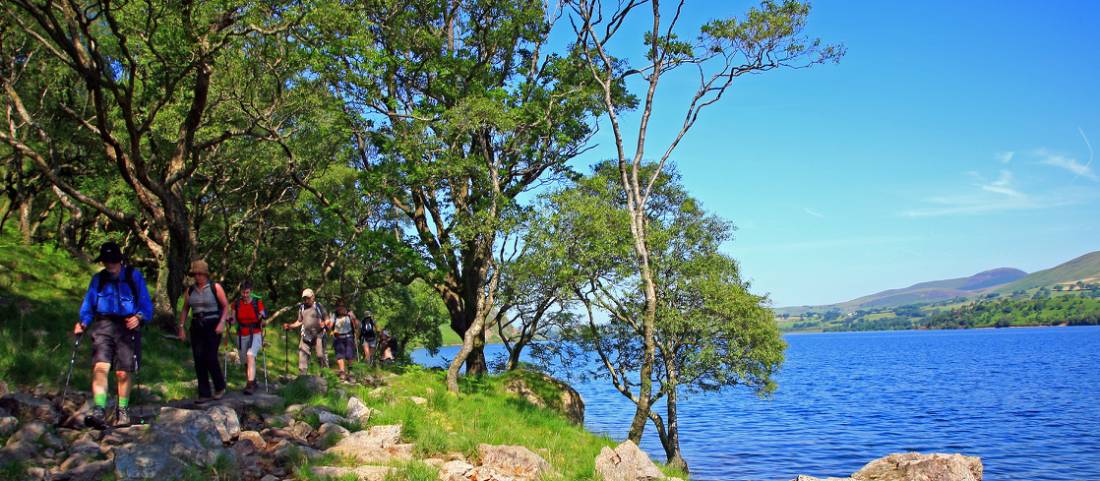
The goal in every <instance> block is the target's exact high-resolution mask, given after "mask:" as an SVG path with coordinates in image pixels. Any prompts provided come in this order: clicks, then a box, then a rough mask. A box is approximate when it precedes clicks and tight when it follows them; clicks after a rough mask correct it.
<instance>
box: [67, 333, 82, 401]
mask: <svg viewBox="0 0 1100 481" xmlns="http://www.w3.org/2000/svg"><path fill="white" fill-rule="evenodd" d="M84 332H85V331H80V334H77V336H76V342H74V343H73V355H72V356H71V357H70V358H69V372H68V374H65V389H64V390H63V391H61V407H62V408H64V407H65V397H66V396H68V394H69V380H70V379H72V377H73V365H74V364H76V351H77V349H78V348H79V347H80V340H81V339H84Z"/></svg>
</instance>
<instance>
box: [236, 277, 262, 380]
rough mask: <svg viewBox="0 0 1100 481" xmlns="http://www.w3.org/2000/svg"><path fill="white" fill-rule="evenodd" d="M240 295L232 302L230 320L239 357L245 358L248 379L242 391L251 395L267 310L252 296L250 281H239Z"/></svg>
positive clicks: (260, 301)
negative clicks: (233, 325) (234, 329)
mask: <svg viewBox="0 0 1100 481" xmlns="http://www.w3.org/2000/svg"><path fill="white" fill-rule="evenodd" d="M240 289H241V297H240V298H238V299H237V301H236V302H234V303H233V314H232V316H231V317H230V318H229V319H230V322H236V323H237V350H238V352H240V356H241V359H244V360H245V377H247V379H248V381H247V382H246V383H245V385H244V393H245V394H246V395H251V394H252V393H254V392H256V358H257V357H259V355H260V349H262V348H263V345H264V338H263V332H264V319H266V318H267V312H266V311H265V310H264V302H263V301H262V300H260V299H257V298H255V297H252V282H251V281H244V282H242V283H241V288H240Z"/></svg>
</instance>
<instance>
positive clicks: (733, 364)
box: [530, 163, 785, 471]
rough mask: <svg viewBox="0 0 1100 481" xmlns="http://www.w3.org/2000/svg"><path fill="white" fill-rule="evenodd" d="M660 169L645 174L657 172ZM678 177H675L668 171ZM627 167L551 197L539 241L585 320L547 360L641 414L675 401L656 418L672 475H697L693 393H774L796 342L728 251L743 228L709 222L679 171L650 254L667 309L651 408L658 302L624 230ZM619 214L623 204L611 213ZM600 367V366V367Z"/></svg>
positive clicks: (660, 209) (666, 179)
mask: <svg viewBox="0 0 1100 481" xmlns="http://www.w3.org/2000/svg"><path fill="white" fill-rule="evenodd" d="M655 169H656V166H655V165H652V164H643V166H642V172H643V173H645V174H647V175H648V174H650V173H652V172H654V171H655ZM666 170H668V169H666ZM617 179H618V169H617V167H616V166H615V165H614V164H613V163H602V164H600V165H598V166H597V168H596V171H595V173H594V174H593V175H592V176H591V177H587V178H585V179H582V180H581V181H580V182H578V184H577V185H576V186H574V187H571V188H568V189H564V190H562V191H559V192H557V193H555V194H553V195H552V196H550V197H549V202H548V203H547V207H548V209H547V210H548V211H550V212H551V213H550V214H548V215H547V217H548V221H547V222H545V223H540V224H537V225H539V226H541V227H539V228H538V230H536V231H535V232H532V234H531V235H530V236H531V237H533V238H534V239H535V242H536V243H542V244H543V245H546V246H548V254H547V255H549V256H553V257H556V258H558V259H561V262H560V265H561V269H559V272H560V277H559V279H561V280H562V281H563V284H562V285H561V286H560V288H561V289H563V290H571V291H572V293H573V296H572V297H571V298H570V300H571V301H572V302H575V303H576V304H579V305H580V309H579V310H580V311H581V313H582V314H581V315H580V316H579V317H576V318H575V321H574V322H572V323H567V324H565V325H558V326H556V327H558V328H559V329H560V330H559V331H558V336H560V338H559V339H556V340H555V341H556V342H547V343H539V344H538V345H537V346H536V348H535V352H536V358H539V359H542V360H543V362H544V363H546V364H556V365H559V366H561V367H563V368H564V369H561V370H562V371H564V372H567V373H571V374H574V375H576V374H580V375H582V376H585V377H596V378H604V379H609V380H610V381H611V383H612V385H614V387H615V389H616V390H617V391H619V393H620V394H622V395H623V396H624V397H626V398H627V399H629V400H630V401H631V402H633V403H634V404H635V405H639V406H640V405H642V404H643V403H644V404H645V405H647V406H652V405H654V404H655V403H657V402H658V401H660V400H662V399H663V400H664V401H665V404H666V411H665V414H664V415H661V414H660V413H658V412H656V411H655V410H653V409H649V410H648V411H647V420H648V421H652V423H653V424H654V426H655V427H656V430H657V435H658V437H659V438H660V440H661V445H662V446H663V447H664V449H665V454H666V458H667V461H668V463H669V464H670V465H672V466H675V467H677V468H680V469H683V470H684V471H687V463H686V462H685V461H684V459H683V456H682V455H681V453H680V431H679V415H678V411H677V408H678V405H679V395H680V393H681V391H719V390H724V389H727V388H730V387H734V386H738V385H744V386H747V387H750V388H753V389H754V390H756V391H757V392H758V393H760V394H767V393H770V392H771V391H772V390H773V389H774V388H775V384H774V382H773V381H772V378H771V376H772V374H773V373H774V372H775V370H776V369H778V368H779V365H780V364H781V363H782V362H783V350H784V348H785V344H784V343H783V341H782V339H780V337H779V328H778V326H777V325H776V323H775V322H774V321H773V320H772V316H771V314H770V312H769V311H768V310H767V309H766V308H765V303H766V302H767V299H766V298H765V297H763V296H758V295H754V294H752V293H751V292H749V285H748V283H746V282H745V281H743V280H742V279H741V274H740V269H739V267H738V265H737V262H736V261H734V260H733V259H731V258H730V257H728V256H726V255H724V254H722V253H720V252H719V251H718V249H719V247H720V246H721V245H722V244H723V243H724V242H726V241H727V240H729V239H730V238H731V234H732V230H733V228H732V226H731V225H730V224H729V223H728V222H726V221H724V220H722V219H720V218H718V217H716V216H714V215H712V214H708V213H706V212H705V211H704V210H703V209H702V208H701V207H700V206H699V204H698V203H697V202H696V201H695V199H693V198H691V196H689V195H688V194H687V193H686V192H685V191H684V189H683V187H682V186H681V185H679V183H678V177H677V176H676V174H675V172H668V171H666V172H664V173H662V174H661V175H659V176H658V177H657V181H656V182H655V183H654V188H653V190H652V192H651V194H650V201H649V202H648V203H647V204H646V206H647V207H646V211H645V222H646V225H647V227H648V231H647V233H648V234H649V236H648V237H647V246H648V247H649V253H650V258H649V259H650V262H651V265H652V266H653V272H654V273H655V276H654V279H655V283H654V290H655V292H656V294H657V298H658V299H659V302H658V304H657V309H656V312H655V315H654V333H653V334H654V335H653V342H654V346H655V351H656V352H655V355H654V363H653V368H652V370H651V371H650V374H649V375H650V379H649V381H650V382H651V383H652V384H653V385H654V387H655V388H654V390H653V391H652V392H651V393H650V394H648V397H647V398H644V399H643V398H642V393H641V392H640V391H639V390H638V389H637V387H638V385H639V384H640V383H639V379H638V378H637V377H636V376H637V373H639V372H640V371H641V367H642V364H641V363H642V359H641V358H640V356H638V355H637V353H638V352H639V351H640V350H641V349H642V348H643V337H642V333H643V330H644V329H645V327H644V324H643V323H642V320H643V318H644V316H645V309H646V304H645V302H646V300H645V299H644V298H643V297H642V296H640V295H639V294H638V284H639V282H640V279H639V278H638V276H637V273H636V271H635V269H634V267H633V266H634V264H633V247H632V245H631V244H632V241H631V240H630V239H628V238H626V237H625V236H623V235H621V232H622V231H623V230H625V229H626V228H627V225H628V223H629V219H630V214H629V212H628V211H627V210H626V209H625V208H624V207H622V205H623V202H622V201H623V196H624V194H623V192H622V190H621V189H620V188H619V186H618V180H617ZM609 206H618V207H610V208H609ZM593 357H594V358H595V359H593Z"/></svg>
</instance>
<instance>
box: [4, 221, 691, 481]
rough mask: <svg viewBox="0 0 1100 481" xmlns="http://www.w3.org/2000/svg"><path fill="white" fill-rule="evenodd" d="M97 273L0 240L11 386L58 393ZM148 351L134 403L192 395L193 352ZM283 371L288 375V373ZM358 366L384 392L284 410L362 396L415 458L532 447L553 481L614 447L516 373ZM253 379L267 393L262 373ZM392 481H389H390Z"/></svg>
mask: <svg viewBox="0 0 1100 481" xmlns="http://www.w3.org/2000/svg"><path fill="white" fill-rule="evenodd" d="M96 270H97V269H96V267H94V266H90V265H89V266H85V265H82V264H81V263H78V262H75V261H73V260H72V259H71V258H70V257H69V255H68V254H67V253H66V252H63V251H59V250H56V249H53V248H51V247H49V246H41V245H37V246H23V245H20V244H19V243H18V241H16V240H14V237H11V236H2V237H0V379H2V380H3V382H5V383H6V384H7V385H8V386H9V388H11V389H18V388H22V389H29V388H31V387H34V386H36V385H40V384H42V385H45V386H46V387H48V388H55V389H57V388H59V387H60V385H61V384H62V383H63V382H64V375H65V372H66V367H67V366H68V362H69V356H70V354H71V352H72V346H73V344H72V340H73V336H72V335H71V329H72V326H73V323H74V322H75V321H76V319H77V311H78V309H79V303H80V299H81V296H82V295H83V291H84V288H85V287H86V286H87V282H88V280H89V276H90V275H92V274H93V273H94V272H96ZM447 330H448V331H449V328H447ZM272 334H273V335H271V337H269V338H268V340H267V343H266V347H265V349H266V351H267V352H266V354H267V357H268V366H269V375H270V377H271V379H272V381H276V380H278V378H280V377H284V375H288V374H296V373H297V372H296V371H297V368H296V367H295V366H296V357H295V356H296V352H295V351H294V350H293V349H290V350H289V356H286V355H285V354H284V347H283V343H284V340H285V341H286V342H287V344H289V345H291V346H294V345H296V344H297V340H296V338H295V336H294V335H293V334H291V335H290V336H289V337H288V338H285V339H284V338H283V336H282V335H281V333H279V334H274V333H272ZM89 344H90V343H88V342H86V343H84V344H82V345H81V346H80V349H79V351H78V353H77V361H76V369H74V371H73V380H72V384H71V386H72V388H71V389H75V390H79V391H86V390H87V389H88V385H89V382H90V380H89V376H88V374H89V358H90V355H91V351H90V346H89ZM142 351H143V367H142V369H141V371H140V373H139V374H138V376H137V381H138V385H139V386H140V388H138V389H137V390H135V393H134V394H133V395H132V397H133V403H134V404H135V405H137V406H140V405H143V404H148V403H152V402H165V401H171V400H175V399H186V398H191V397H194V396H195V395H196V393H195V389H194V387H193V386H194V371H193V363H192V360H191V352H190V349H189V348H188V347H187V346H186V345H184V344H183V343H180V342H179V341H178V340H175V339H170V338H169V337H167V336H165V335H164V334H162V333H160V332H158V331H156V329H155V328H146V329H145V331H144V333H143V344H142ZM284 366H286V367H287V368H288V369H285V370H284ZM354 369H355V373H356V374H357V375H359V376H360V379H364V378H365V377H366V376H369V377H372V378H385V379H386V384H385V386H383V387H382V388H381V389H375V388H373V387H370V386H366V385H341V386H340V388H339V389H330V390H329V392H328V393H326V394H319V393H316V392H312V391H309V390H307V389H304V388H303V387H302V386H299V385H298V384H296V383H290V384H287V385H286V386H285V387H283V388H281V389H280V390H279V391H278V392H279V393H280V394H281V395H282V396H283V397H284V399H285V401H286V403H288V404H290V403H307V404H311V405H319V406H326V407H327V408H328V409H329V410H331V411H332V412H335V413H337V414H345V410H346V406H347V399H348V397H349V396H356V397H359V398H360V399H363V400H364V401H365V402H366V404H367V405H368V406H370V407H372V408H375V409H377V410H378V411H379V413H380V414H378V415H376V416H375V417H373V418H372V419H371V423H372V424H402V425H403V426H404V431H403V435H404V437H405V438H406V440H407V441H408V442H410V443H413V444H414V445H415V451H416V457H418V458H427V457H431V456H434V455H444V454H446V453H453V452H461V453H463V454H464V455H466V456H467V457H468V458H470V459H476V457H477V445H478V444H479V443H490V444H518V445H523V446H527V447H528V448H530V449H532V450H534V451H536V452H538V453H540V454H541V455H542V456H543V457H545V458H546V459H547V460H548V461H549V462H550V463H551V464H552V465H553V466H554V468H555V469H556V470H558V471H559V472H560V474H561V476H560V477H555V478H552V479H560V480H592V481H595V479H596V477H595V473H594V464H595V457H596V455H597V454H598V453H599V451H600V449H601V448H603V447H604V446H613V445H615V444H616V443H615V442H614V441H613V440H612V439H610V438H608V437H606V436H598V435H595V434H592V433H590V432H588V431H586V430H585V429H584V428H583V427H580V426H576V425H573V424H572V423H570V422H569V421H568V420H567V419H566V418H565V417H564V416H563V415H561V414H559V413H557V412H554V411H551V410H547V409H543V408H538V407H535V406H534V405H532V404H530V403H529V402H527V401H526V400H523V399H520V398H518V397H516V396H514V395H511V394H508V393H506V392H505V390H504V387H503V386H504V384H505V383H506V382H507V381H508V380H509V379H510V377H511V376H515V375H517V374H515V373H512V374H506V375H502V376H489V377H484V378H480V379H463V380H462V389H463V395H462V396H453V395H450V394H449V393H447V391H446V387H445V383H444V373H443V372H441V371H436V370H428V369H424V368H421V367H418V366H407V367H396V368H392V369H388V370H387V371H388V372H387V371H381V370H371V371H367V370H366V369H364V368H362V367H356V368H354ZM323 374H324V375H325V377H326V378H327V379H328V382H329V385H330V386H336V385H338V382H337V380H336V378H335V377H334V376H333V375H332V373H330V372H325V373H323ZM257 377H258V379H259V381H260V382H261V386H262V382H263V374H262V370H261V372H260V373H258V374H257ZM285 378H286V379H289V376H285ZM111 379H112V386H111V388H110V389H111V390H110V392H112V393H113V392H114V386H113V376H112V377H111ZM527 381H528V382H537V381H534V380H533V379H527ZM243 385H244V375H243V372H242V369H240V368H239V367H237V366H234V365H232V364H231V365H230V369H229V388H230V389H231V390H235V389H241V388H242V387H243ZM533 389H534V390H535V392H539V393H540V395H542V394H541V393H543V392H544V391H547V390H548V389H552V386H541V387H540V386H539V385H537V384H535V385H533ZM553 389H556V388H553ZM412 396H417V397H423V398H425V399H427V401H428V402H427V404H426V405H423V406H421V405H417V404H416V403H414V402H413V401H412V400H411V399H410V398H411V397H412ZM555 396H556V394H555ZM550 399H554V398H550ZM548 404H552V402H550V403H548ZM314 421H316V420H314ZM315 427H316V426H315ZM0 441H2V440H0ZM0 444H2V443H0ZM349 463H350V461H349V460H347V459H339V458H336V457H333V456H325V457H322V458H321V459H318V460H314V461H306V460H304V459H301V460H299V464H298V468H297V475H296V476H295V478H296V479H303V480H316V477H315V476H313V475H312V473H311V472H310V471H309V468H310V466H313V465H345V464H349ZM662 469H664V468H662ZM668 473H669V474H671V475H676V476H680V477H682V478H685V479H686V476H685V475H683V474H682V473H676V472H675V471H671V470H668ZM0 478H2V476H0ZM391 478H392V481H397V480H398V479H400V480H414V481H420V480H423V481H427V480H434V479H437V475H436V472H435V468H432V467H430V466H428V465H426V464H423V463H420V462H413V463H409V464H407V465H402V466H399V471H398V475H396V476H392V477H391ZM16 479H19V478H16ZM197 479H202V478H201V477H200V478H197ZM318 481H319V480H318ZM387 481H391V480H390V478H387Z"/></svg>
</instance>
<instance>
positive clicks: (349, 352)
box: [332, 334, 357, 360]
mask: <svg viewBox="0 0 1100 481" xmlns="http://www.w3.org/2000/svg"><path fill="white" fill-rule="evenodd" d="M332 347H333V348H335V349H336V359H347V360H352V359H355V358H356V357H357V356H356V355H355V336H353V335H351V334H348V335H345V336H336V340H335V341H333V343H332Z"/></svg>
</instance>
